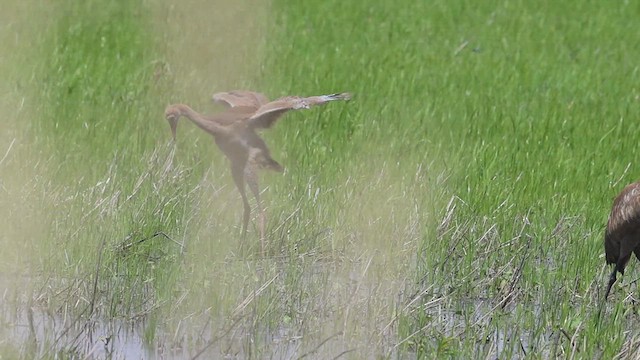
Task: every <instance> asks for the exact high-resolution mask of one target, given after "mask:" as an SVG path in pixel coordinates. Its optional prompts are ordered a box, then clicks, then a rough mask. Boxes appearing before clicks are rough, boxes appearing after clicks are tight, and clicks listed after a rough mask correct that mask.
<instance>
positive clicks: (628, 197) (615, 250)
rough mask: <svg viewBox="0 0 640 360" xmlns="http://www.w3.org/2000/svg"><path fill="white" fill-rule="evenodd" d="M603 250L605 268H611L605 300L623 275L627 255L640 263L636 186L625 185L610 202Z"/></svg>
mask: <svg viewBox="0 0 640 360" xmlns="http://www.w3.org/2000/svg"><path fill="white" fill-rule="evenodd" d="M604 250H605V253H606V258H607V264H615V268H614V269H613V272H612V273H611V276H610V278H609V285H608V287H607V292H606V294H605V299H606V298H607V297H608V296H609V291H611V286H613V284H614V283H615V282H616V274H617V273H618V272H619V273H620V274H621V275H624V269H625V267H626V266H627V263H628V262H629V259H630V258H631V254H632V253H633V254H635V255H636V258H638V259H640V182H635V183H632V184H629V185H627V186H626V187H625V188H624V189H623V190H622V192H621V193H620V195H618V197H616V199H615V200H614V201H613V207H612V209H611V214H610V215H609V221H608V222H607V229H606V231H605V235H604Z"/></svg>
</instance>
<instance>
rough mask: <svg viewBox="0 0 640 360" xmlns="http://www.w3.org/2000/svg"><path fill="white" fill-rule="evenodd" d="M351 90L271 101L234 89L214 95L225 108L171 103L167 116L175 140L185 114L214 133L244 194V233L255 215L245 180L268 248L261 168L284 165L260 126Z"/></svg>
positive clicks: (343, 96) (339, 97) (344, 97)
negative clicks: (203, 109)
mask: <svg viewBox="0 0 640 360" xmlns="http://www.w3.org/2000/svg"><path fill="white" fill-rule="evenodd" d="M350 98H351V95H350V94H348V93H341V94H331V95H321V96H312V97H298V96H288V97H284V98H280V99H277V100H274V101H272V102H269V100H268V99H267V97H266V96H264V95H263V94H261V93H257V92H253V91H245V90H234V91H229V92H224V93H217V94H214V95H213V100H214V101H216V102H219V103H222V104H224V105H226V106H227V107H228V109H226V110H225V111H224V112H221V113H218V114H215V115H213V116H207V115H203V114H200V113H198V112H196V111H195V110H193V109H192V108H191V107H189V106H187V105H185V104H173V105H169V106H168V107H167V109H166V110H165V117H166V119H167V121H169V125H170V126H171V133H172V135H173V138H174V140H175V137H176V130H177V126H178V119H179V118H180V117H181V116H184V117H186V118H188V119H190V120H191V121H192V122H193V123H194V124H196V125H197V126H198V127H200V128H201V129H202V130H204V131H206V132H207V133H209V134H211V135H213V138H214V140H215V143H216V144H217V145H218V147H219V148H220V150H221V151H222V152H223V153H224V154H225V156H226V157H227V158H228V159H229V162H230V163H231V175H232V176H233V181H234V183H235V184H236V186H237V187H238V191H239V192H240V195H241V196H242V203H243V206H244V216H243V222H242V235H243V237H244V236H246V232H247V226H248V223H249V218H250V215H251V207H250V206H249V201H248V199H247V196H246V193H245V184H247V185H249V189H250V190H251V192H252V193H253V195H254V197H255V198H256V203H257V207H258V211H259V213H260V220H259V225H258V226H259V230H260V242H261V244H262V249H263V250H264V242H265V219H266V217H265V214H264V210H263V208H262V204H261V202H260V189H259V186H258V176H257V170H258V169H260V168H266V169H271V170H274V171H278V172H282V171H283V168H282V165H280V164H279V163H278V162H277V161H275V160H274V159H273V158H272V157H271V154H270V152H269V148H268V147H267V145H266V144H265V142H264V140H262V138H260V136H258V134H257V133H256V130H258V129H266V128H270V127H271V126H273V124H275V122H276V121H277V120H278V119H279V118H280V117H281V116H282V115H284V113H286V112H287V111H289V110H297V109H308V108H310V107H311V106H315V105H322V104H324V103H327V102H329V101H335V100H349V99H350Z"/></svg>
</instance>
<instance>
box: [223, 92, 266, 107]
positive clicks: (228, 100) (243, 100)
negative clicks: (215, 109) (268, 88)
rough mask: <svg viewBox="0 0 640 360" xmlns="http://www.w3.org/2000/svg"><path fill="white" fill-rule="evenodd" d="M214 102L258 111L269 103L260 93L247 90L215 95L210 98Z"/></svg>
mask: <svg viewBox="0 0 640 360" xmlns="http://www.w3.org/2000/svg"><path fill="white" fill-rule="evenodd" d="M212 99H213V101H214V102H217V103H219V104H224V105H226V106H228V107H232V108H233V107H251V108H254V109H258V108H259V107H260V106H262V105H264V104H266V103H268V102H269V99H268V98H267V97H266V96H265V95H264V94H262V93H259V92H254V91H248V90H232V91H227V92H219V93H215V94H213V96H212Z"/></svg>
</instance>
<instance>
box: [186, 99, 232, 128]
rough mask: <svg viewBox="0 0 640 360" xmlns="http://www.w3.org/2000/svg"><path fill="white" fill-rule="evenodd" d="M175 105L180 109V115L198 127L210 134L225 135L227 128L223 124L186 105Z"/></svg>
mask: <svg viewBox="0 0 640 360" xmlns="http://www.w3.org/2000/svg"><path fill="white" fill-rule="evenodd" d="M175 106H176V107H177V108H178V109H179V110H180V115H182V116H184V117H186V118H188V119H189V120H191V121H192V122H193V123H194V124H196V125H197V126H198V127H199V128H201V129H202V130H204V131H206V132H208V133H209V134H211V135H225V134H226V133H227V132H228V130H227V129H226V128H225V127H224V126H221V125H220V124H219V123H218V122H217V121H216V120H215V119H214V118H211V117H206V116H204V115H202V114H200V113H199V112H197V111H195V110H193V109H192V108H190V107H189V106H188V105H185V104H177V105H175Z"/></svg>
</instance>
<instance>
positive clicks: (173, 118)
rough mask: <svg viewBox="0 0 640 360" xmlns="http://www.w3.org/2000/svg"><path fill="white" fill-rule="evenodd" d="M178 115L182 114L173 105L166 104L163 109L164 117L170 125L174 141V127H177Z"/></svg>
mask: <svg viewBox="0 0 640 360" xmlns="http://www.w3.org/2000/svg"><path fill="white" fill-rule="evenodd" d="M180 116H182V112H181V111H180V109H179V108H178V107H176V106H174V105H169V106H167V109H166V110H165V111H164V117H165V118H166V119H167V121H168V122H169V126H171V135H172V136H173V140H174V141H175V140H176V129H177V128H178V119H179V118H180Z"/></svg>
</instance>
